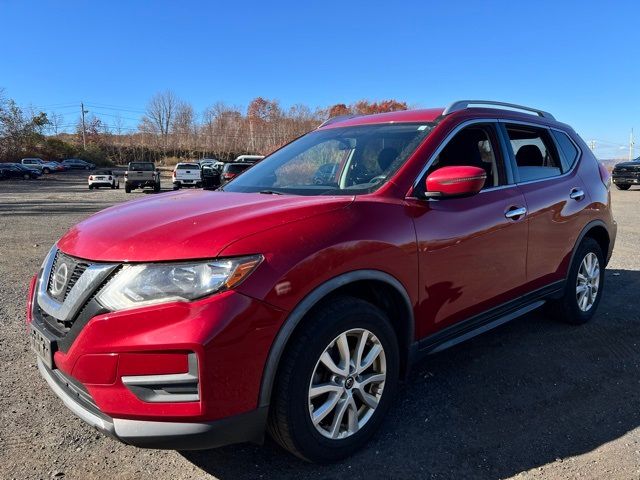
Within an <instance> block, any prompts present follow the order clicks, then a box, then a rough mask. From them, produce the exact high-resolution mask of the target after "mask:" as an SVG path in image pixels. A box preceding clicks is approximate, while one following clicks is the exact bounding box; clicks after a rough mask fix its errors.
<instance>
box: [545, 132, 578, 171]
mask: <svg viewBox="0 0 640 480" xmlns="http://www.w3.org/2000/svg"><path fill="white" fill-rule="evenodd" d="M551 133H552V134H553V137H554V138H555V139H556V143H557V144H558V147H559V148H558V150H559V151H560V161H561V162H562V171H563V172H566V171H569V170H570V169H571V167H573V164H574V163H576V160H578V155H579V154H580V152H579V151H578V149H577V148H576V146H575V144H574V143H573V142H572V141H571V139H570V138H569V136H568V135H567V134H566V133H564V132H560V131H558V130H552V131H551Z"/></svg>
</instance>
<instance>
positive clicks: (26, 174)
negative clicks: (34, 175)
mask: <svg viewBox="0 0 640 480" xmlns="http://www.w3.org/2000/svg"><path fill="white" fill-rule="evenodd" d="M22 178H24V179H25V180H29V179H31V175H29V174H28V173H25V174H24V175H23V176H22Z"/></svg>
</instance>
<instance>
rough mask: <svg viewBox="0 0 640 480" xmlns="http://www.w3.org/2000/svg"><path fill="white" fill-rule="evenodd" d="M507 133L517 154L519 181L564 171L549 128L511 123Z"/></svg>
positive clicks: (555, 174)
mask: <svg viewBox="0 0 640 480" xmlns="http://www.w3.org/2000/svg"><path fill="white" fill-rule="evenodd" d="M507 134H508V135H509V141H510V142H511V148H512V149H513V154H514V155H515V160H516V166H517V169H518V178H519V180H518V181H519V182H529V181H531V180H540V179H543V178H549V177H555V176H557V175H560V174H561V173H562V164H561V163H560V159H559V157H558V153H557V151H556V148H555V144H554V143H553V141H552V140H551V137H550V135H549V131H548V130H547V129H544V128H535V127H525V126H520V125H517V126H516V125H511V126H507Z"/></svg>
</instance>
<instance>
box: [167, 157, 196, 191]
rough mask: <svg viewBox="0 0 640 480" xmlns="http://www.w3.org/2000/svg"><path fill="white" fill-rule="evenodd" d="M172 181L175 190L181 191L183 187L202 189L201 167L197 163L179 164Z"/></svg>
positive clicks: (174, 170) (172, 173) (172, 174)
mask: <svg viewBox="0 0 640 480" xmlns="http://www.w3.org/2000/svg"><path fill="white" fill-rule="evenodd" d="M171 180H172V182H173V189H174V190H179V189H181V188H182V187H196V188H200V187H202V175H201V172H200V165H198V164H197V163H186V162H182V163H178V164H177V165H176V166H175V168H174V169H173V172H171Z"/></svg>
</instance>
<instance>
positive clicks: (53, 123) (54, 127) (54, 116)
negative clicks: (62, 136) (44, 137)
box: [47, 112, 64, 135]
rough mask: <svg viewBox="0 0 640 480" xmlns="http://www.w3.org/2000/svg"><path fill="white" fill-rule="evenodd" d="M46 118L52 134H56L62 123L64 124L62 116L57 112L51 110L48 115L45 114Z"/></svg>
mask: <svg viewBox="0 0 640 480" xmlns="http://www.w3.org/2000/svg"><path fill="white" fill-rule="evenodd" d="M47 118H49V126H50V129H51V131H52V132H53V134H54V135H58V133H60V129H61V128H62V125H63V124H64V117H63V116H62V115H60V114H59V113H55V112H51V113H50V114H49V115H47Z"/></svg>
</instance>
